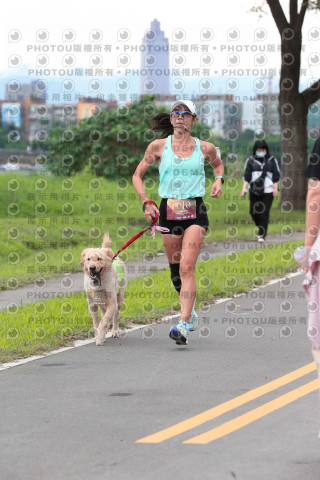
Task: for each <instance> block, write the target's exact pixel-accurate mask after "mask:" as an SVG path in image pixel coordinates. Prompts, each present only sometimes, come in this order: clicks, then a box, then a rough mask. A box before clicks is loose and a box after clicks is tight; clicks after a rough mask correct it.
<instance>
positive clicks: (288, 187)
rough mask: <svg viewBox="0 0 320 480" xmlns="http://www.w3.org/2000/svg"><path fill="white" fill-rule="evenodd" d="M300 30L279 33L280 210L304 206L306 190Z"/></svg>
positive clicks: (304, 120)
mask: <svg viewBox="0 0 320 480" xmlns="http://www.w3.org/2000/svg"><path fill="white" fill-rule="evenodd" d="M301 43H302V36H301V30H300V31H299V30H296V31H294V30H293V29H290V28H288V29H287V32H286V33H283V34H282V41H281V54H282V65H281V75H280V95H279V115H280V125H281V150H282V168H281V177H282V184H281V185H282V188H281V197H280V205H281V206H282V207H283V209H284V211H288V210H291V209H294V208H304V206H305V197H306V190H307V182H306V178H305V169H306V164H307V162H306V160H307V141H306V138H307V115H308V107H306V105H305V102H304V99H303V97H302V96H301V94H299V79H300V52H301Z"/></svg>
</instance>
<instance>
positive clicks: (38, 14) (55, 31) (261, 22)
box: [0, 0, 320, 98]
mask: <svg viewBox="0 0 320 480" xmlns="http://www.w3.org/2000/svg"><path fill="white" fill-rule="evenodd" d="M215 3H216V4H217V8H216V9H215V8H214V4H215ZM254 3H255V4H258V3H259V2H254V0H246V1H244V0H242V1H241V0H226V1H225V2H213V1H212V0H211V1H210V0H204V1H203V0H202V1H201V2H199V3H198V4H197V3H196V2H193V8H190V7H189V6H185V5H187V3H186V4H184V3H183V2H182V1H172V0H170V1H168V0H163V1H161V2H151V1H150V0H148V1H146V0H143V1H136V2H132V0H118V1H117V2H112V3H110V2H106V1H105V0H103V1H102V0H98V1H95V2H84V1H81V0H80V1H79V0H78V1H75V0H69V1H66V0H64V1H62V0H55V1H52V2H47V1H44V2H39V3H38V4H37V5H36V4H30V3H29V2H25V1H23V0H15V1H14V2H11V3H9V2H6V4H5V5H3V7H2V13H3V18H4V19H5V22H3V23H4V26H3V28H2V29H1V33H0V35H1V44H2V46H3V48H2V49H1V53H0V59H1V72H0V75H1V76H0V98H3V94H4V84H5V83H7V82H8V81H9V80H11V79H18V80H21V81H23V82H26V81H28V80H29V79H36V78H45V79H46V80H47V81H48V83H49V84H50V85H51V87H50V88H51V92H53V91H61V83H62V82H63V80H64V79H65V77H62V76H61V75H59V74H56V75H54V74H53V73H52V74H50V75H47V76H44V75H35V74H34V73H31V71H32V70H36V69H37V68H38V69H40V68H42V69H43V70H44V69H47V71H48V70H50V71H52V70H54V69H63V68H65V63H64V62H65V60H64V57H65V56H66V57H65V58H67V59H68V56H69V52H66V51H59V52H57V51H56V49H57V46H58V45H60V46H66V45H71V44H72V45H73V44H79V45H82V46H83V45H86V44H91V45H95V44H96V43H97V42H94V36H95V35H97V34H98V35H100V37H101V38H102V40H101V41H99V42H98V43H102V44H108V45H111V47H110V48H111V52H100V55H101V57H102V67H103V68H111V69H113V76H112V77H110V78H105V79H103V81H102V84H103V87H104V88H107V89H109V90H110V91H113V93H116V92H117V81H119V79H121V78H123V77H125V76H127V78H128V79H130V89H129V90H130V91H131V92H136V93H139V80H138V77H137V76H134V77H132V75H131V74H130V73H129V74H128V73H125V69H124V68H122V67H119V56H120V55H123V54H126V55H128V56H129V59H128V61H129V64H128V66H127V69H129V70H130V69H138V68H139V67H140V53H139V51H135V48H136V47H139V45H140V44H141V40H142V38H143V35H144V34H145V32H146V31H148V29H149V27H150V23H151V21H152V20H154V19H155V18H156V19H157V20H158V21H159V22H160V24H161V29H162V30H163V31H164V32H165V36H166V37H167V38H168V39H169V43H170V44H176V45H177V46H178V48H179V49H180V50H179V54H181V53H182V54H183V56H184V60H185V67H188V68H191V69H192V68H196V69H199V68H200V70H201V69H202V68H204V67H206V68H208V69H210V74H209V75H208V77H209V78H211V79H212V82H213V87H212V90H211V92H210V93H237V92H240V93H241V94H242V95H244V94H248V95H249V94H252V95H253V94H254V93H255V85H256V84H255V81H258V80H259V79H260V78H261V77H262V75H259V73H258V74H257V72H258V71H261V72H265V71H266V69H267V70H268V72H269V71H270V70H271V71H273V73H275V72H276V73H278V70H279V67H280V54H279V51H278V45H279V44H280V38H279V34H278V31H277V29H276V26H275V24H274V21H273V19H272V16H271V14H270V13H269V14H267V15H264V16H263V17H261V18H260V17H259V15H258V14H256V13H249V9H250V7H251V6H252V5H253V4H254ZM288 3H289V2H288V0H284V1H283V2H282V4H283V5H284V6H287V5H288ZM299 3H300V2H299ZM188 5H189V4H188ZM265 10H266V12H268V11H269V9H268V7H267V6H266V7H265ZM319 18H320V15H319V14H315V13H314V12H308V13H307V15H306V20H305V24H304V30H303V32H304V36H303V44H304V45H305V51H304V52H303V53H302V68H303V69H304V70H305V75H304V76H303V77H302V78H301V80H302V86H303V87H305V86H306V85H307V84H308V83H310V82H312V81H313V79H314V80H315V79H317V78H318V77H319V76H320V54H319V55H318V53H319V52H320V28H319V27H320V22H319ZM204 32H205V33H204ZM123 34H124V36H126V40H125V41H123V40H122V38H121V35H123ZM204 35H206V38H207V39H208V40H206V39H205V38H204ZM68 36H70V38H72V40H71V41H68ZM201 44H207V45H208V48H209V49H208V51H207V52H203V51H200V50H199V51H198V52H191V51H190V48H191V45H199V46H200V45H201ZM182 45H187V48H189V51H184V52H183V51H182V50H181V48H182ZM39 47H40V48H41V49H42V48H47V49H48V48H49V51H44V50H41V51H39V50H37V49H39ZM59 48H64V47H59ZM82 48H83V47H82ZM204 54H205V55H206V57H205V61H207V62H208V60H209V64H205V63H204V60H203V55H204ZM208 54H209V55H210V57H208ZM72 55H73V57H74V62H75V63H74V66H73V68H90V65H91V61H92V57H93V55H94V52H83V51H82V52H72ZM317 55H318V56H317ZM12 59H14V60H15V61H16V60H17V59H18V66H13V65H12V64H10V62H11V61H12ZM210 59H211V60H210ZM39 61H47V63H48V64H47V65H46V66H44V67H41V65H39ZM174 61H175V59H174V52H172V53H171V54H170V67H171V68H173V67H174ZM119 72H120V73H119ZM271 75H272V72H271ZM230 79H231V80H232V79H235V80H236V81H237V82H238V86H237V88H236V89H235V90H234V91H233V92H232V91H230V89H229V86H230V85H231V86H232V85H233V86H234V85H235V83H231V84H229V86H228V81H230ZM74 80H75V91H77V92H79V93H81V94H83V95H88V94H90V81H91V80H92V77H90V78H88V77H86V78H79V77H78V78H74ZM183 80H184V82H185V90H187V91H188V92H189V93H194V94H198V93H199V92H200V88H199V79H198V78H194V77H193V76H191V77H185V78H183ZM278 82H279V78H278V77H277V76H276V77H274V78H273V80H272V89H273V91H278ZM228 89H229V91H228ZM267 89H268V82H267V80H266V81H265V86H264V89H262V90H261V93H264V92H267ZM171 93H173V92H171Z"/></svg>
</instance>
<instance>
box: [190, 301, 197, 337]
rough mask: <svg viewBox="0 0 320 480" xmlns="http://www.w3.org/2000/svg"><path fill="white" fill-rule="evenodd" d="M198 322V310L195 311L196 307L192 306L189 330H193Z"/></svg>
mask: <svg viewBox="0 0 320 480" xmlns="http://www.w3.org/2000/svg"><path fill="white" fill-rule="evenodd" d="M198 323H199V320H198V315H197V314H196V312H195V311H194V308H193V307H192V310H191V315H190V318H189V330H190V332H193V331H194V330H195V329H196V328H197V326H198Z"/></svg>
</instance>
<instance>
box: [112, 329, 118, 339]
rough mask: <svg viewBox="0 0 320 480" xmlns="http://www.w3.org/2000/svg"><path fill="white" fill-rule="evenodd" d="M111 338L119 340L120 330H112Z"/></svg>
mask: <svg viewBox="0 0 320 480" xmlns="http://www.w3.org/2000/svg"><path fill="white" fill-rule="evenodd" d="M111 337H113V338H119V337H120V330H119V328H116V329H112V332H111Z"/></svg>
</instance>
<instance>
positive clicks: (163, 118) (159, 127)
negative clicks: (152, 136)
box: [148, 112, 173, 138]
mask: <svg viewBox="0 0 320 480" xmlns="http://www.w3.org/2000/svg"><path fill="white" fill-rule="evenodd" d="M148 122H149V125H150V127H151V130H152V131H153V132H161V136H160V138H167V137H168V136H169V135H172V134H173V126H172V123H171V122H170V115H169V113H164V112H162V113H157V114H156V115H154V116H153V117H151V118H150V119H149V120H148Z"/></svg>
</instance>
